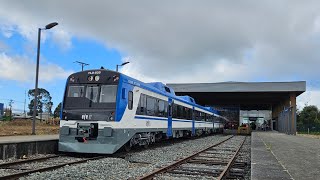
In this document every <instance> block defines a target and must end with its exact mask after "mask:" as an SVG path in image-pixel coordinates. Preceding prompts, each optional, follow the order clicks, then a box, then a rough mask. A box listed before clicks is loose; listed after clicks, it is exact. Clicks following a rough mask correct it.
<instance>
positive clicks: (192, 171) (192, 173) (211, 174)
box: [167, 169, 221, 176]
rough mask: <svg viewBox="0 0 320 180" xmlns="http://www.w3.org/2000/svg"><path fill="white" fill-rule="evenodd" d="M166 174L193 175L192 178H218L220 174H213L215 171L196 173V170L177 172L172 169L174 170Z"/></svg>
mask: <svg viewBox="0 0 320 180" xmlns="http://www.w3.org/2000/svg"><path fill="white" fill-rule="evenodd" d="M167 173H170V174H185V175H193V176H219V174H220V173H221V172H218V171H217V172H215V171H197V170H188V171H185V170H180V169H179V170H178V169H174V170H170V171H167Z"/></svg>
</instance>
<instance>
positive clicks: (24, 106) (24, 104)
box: [23, 90, 27, 118]
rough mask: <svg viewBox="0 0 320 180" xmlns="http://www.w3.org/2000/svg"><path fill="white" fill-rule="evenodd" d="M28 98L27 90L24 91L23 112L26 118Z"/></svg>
mask: <svg viewBox="0 0 320 180" xmlns="http://www.w3.org/2000/svg"><path fill="white" fill-rule="evenodd" d="M26 98H27V90H25V91H24V103H23V114H24V118H26V101H27V100H26Z"/></svg>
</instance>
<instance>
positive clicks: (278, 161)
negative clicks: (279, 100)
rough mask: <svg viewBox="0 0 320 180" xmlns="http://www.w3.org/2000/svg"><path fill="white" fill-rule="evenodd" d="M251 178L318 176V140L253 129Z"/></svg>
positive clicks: (308, 177) (319, 157) (319, 145)
mask: <svg viewBox="0 0 320 180" xmlns="http://www.w3.org/2000/svg"><path fill="white" fill-rule="evenodd" d="M251 140H252V142H251V179H253V180H255V179H313V180H314V179H320V140H319V139H313V138H308V137H300V136H292V135H285V134H281V133H278V132H253V133H252V139H251Z"/></svg>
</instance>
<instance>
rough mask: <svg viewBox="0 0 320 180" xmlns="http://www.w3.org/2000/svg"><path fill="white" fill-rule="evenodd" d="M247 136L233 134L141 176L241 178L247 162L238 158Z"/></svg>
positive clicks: (142, 179)
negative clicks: (237, 159) (238, 160)
mask: <svg viewBox="0 0 320 180" xmlns="http://www.w3.org/2000/svg"><path fill="white" fill-rule="evenodd" d="M245 141H246V137H243V136H232V137H230V138H228V139H226V140H224V141H222V142H220V143H217V144H214V145H213V146H210V147H208V148H206V149H204V150H201V151H199V152H197V153H195V154H193V155H191V156H188V157H186V158H184V159H181V160H179V161H177V162H175V163H173V164H170V165H168V166H166V167H162V168H160V169H158V170H155V171H154V172H152V173H150V174H147V175H145V176H143V177H140V178H139V179H140V180H146V179H174V178H177V179H179V178H184V179H188V178H190V179H233V178H240V177H241V175H242V174H243V171H242V168H244V167H245V165H246V164H244V163H242V162H237V161H236V158H237V156H238V154H239V152H240V149H241V147H242V146H243V144H244V142H245Z"/></svg>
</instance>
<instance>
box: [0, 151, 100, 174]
mask: <svg viewBox="0 0 320 180" xmlns="http://www.w3.org/2000/svg"><path fill="white" fill-rule="evenodd" d="M101 158H105V156H96V157H89V158H78V157H68V156H63V155H52V156H47V157H41V158H34V159H27V160H19V161H13V162H7V163H2V164H0V170H1V171H5V172H6V174H5V175H3V176H0V179H18V178H19V177H23V176H26V175H28V174H31V173H35V172H44V171H51V170H54V169H57V168H61V167H63V166H66V165H72V164H79V163H85V162H87V161H90V160H96V159H101Z"/></svg>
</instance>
